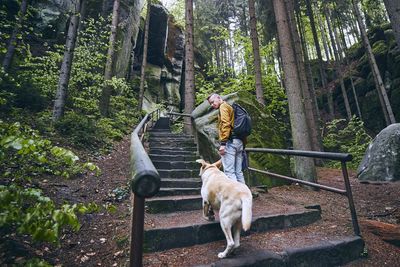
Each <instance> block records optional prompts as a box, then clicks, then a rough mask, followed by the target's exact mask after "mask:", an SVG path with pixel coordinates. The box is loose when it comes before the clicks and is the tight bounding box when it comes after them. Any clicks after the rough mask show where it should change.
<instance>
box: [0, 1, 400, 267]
mask: <svg viewBox="0 0 400 267" xmlns="http://www.w3.org/2000/svg"><path fill="white" fill-rule="evenodd" d="M0 22H1V23H0V40H1V42H0V60H1V67H0V126H1V127H0V175H1V178H0V206H1V210H0V233H1V237H0V241H1V244H0V248H1V253H0V265H2V266H98V265H101V263H103V265H105V266H127V262H128V259H129V235H128V236H124V237H121V235H119V236H118V235H117V234H115V236H114V238H112V236H111V235H112V234H111V233H110V232H107V231H111V230H105V229H106V228H107V227H106V222H107V223H108V224H109V226H110V227H111V228H112V229H114V230H115V231H114V230H112V231H113V233H114V232H118V231H124V233H127V232H128V231H129V229H127V228H129V226H128V225H129V222H130V217H129V216H130V215H129V214H130V212H131V209H132V207H131V203H130V201H129V197H130V194H131V192H130V190H131V189H130V185H129V182H128V176H129V175H130V174H129V168H130V167H129V164H130V162H129V161H130V159H129V153H130V151H129V149H130V148H129V147H130V145H129V136H130V135H131V133H132V131H133V129H135V127H136V126H137V125H138V124H139V123H140V122H141V120H142V119H143V118H144V116H145V115H146V114H148V113H150V112H153V111H155V110H159V112H161V114H162V115H163V116H167V114H168V112H175V113H181V114H192V119H193V118H195V119H196V121H197V120H198V121H197V122H200V120H201V119H202V117H196V116H200V115H196V114H197V113H196V112H198V110H201V109H202V108H201V107H203V106H204V105H206V104H205V102H206V99H207V97H208V96H209V95H210V94H211V93H218V94H221V95H223V96H228V99H230V98H229V97H230V96H232V95H234V98H235V99H236V100H237V101H238V102H240V103H241V105H243V106H244V107H245V108H246V109H247V110H248V111H249V113H250V115H251V117H252V120H253V126H254V129H253V132H252V135H251V136H250V138H249V143H248V146H247V147H249V148H271V149H292V150H305V151H318V152H336V153H348V154H351V155H352V160H351V161H350V162H348V163H347V167H348V168H349V171H350V174H351V176H352V179H354V180H352V182H351V183H352V185H353V184H354V183H357V185H358V186H361V185H360V183H359V182H358V180H357V177H356V176H357V174H360V173H361V171H363V169H364V167H363V166H365V165H363V164H365V158H368V157H366V155H367V154H366V152H367V151H369V150H368V149H370V147H371V145H370V144H371V142H373V141H374V140H376V139H377V137H378V136H380V135H381V134H380V133H382V132H383V131H385V130H387V129H389V127H392V128H390V129H393V134H392V136H391V138H392V139H390V141H388V142H389V147H390V148H392V149H393V152H392V154H393V155H394V156H393V158H394V159H393V162H394V165H393V166H394V167H393V173H391V175H392V176H390V177H389V178H388V177H383V178H381V179H378V178H376V179H375V177H373V178H371V180H376V181H380V182H383V183H384V184H385V185H384V186H385V190H389V191H390V192H395V191H396V190H397V189H398V188H399V187H398V186H399V185H398V182H396V181H398V180H400V167H399V166H400V165H399V163H400V159H399V157H398V156H397V157H396V155H397V154H399V153H398V149H400V142H399V140H400V139H399V138H398V137H399V135H400V134H399V132H400V131H399V128H398V127H399V126H398V125H399V124H397V121H396V119H397V120H399V117H400V1H398V0H336V1H334V0H301V1H293V0H230V1H229V0H175V1H172V0H168V1H167V0H161V1H159V0H146V1H145V0H102V1H98V0H57V1H56V0H48V1H41V0H5V1H1V2H0ZM207 107H208V106H207ZM207 112H208V111H207ZM201 116H202V115H201ZM197 118H200V119H197ZM203 120H204V119H203ZM205 120H206V121H207V123H206V125H205V126H204V128H202V129H198V130H199V132H200V131H201V132H202V133H203V134H204V133H209V132H211V133H213V131H215V130H209V129H211V128H212V127H215V120H213V119H210V118H208V117H207V118H206V119H205ZM192 123H193V121H192V120H191V119H190V118H189V117H184V118H183V117H181V118H179V119H178V120H177V121H175V123H174V125H172V126H171V127H172V131H173V132H174V133H176V134H192V135H193V134H194V132H193V131H195V130H194V128H193V125H192ZM208 127H210V128H208ZM395 127H397V128H395ZM396 131H397V132H396ZM148 136H149V135H148ZM148 136H147V137H148ZM210 136H211V135H206V134H205V135H203V139H202V140H201V141H199V142H200V145H198V146H200V153H199V154H198V155H197V156H201V157H203V158H207V159H215V151H214V152H212V151H211V148H210V147H212V142H213V141H212V140H211V139H212V138H213V137H210ZM207 138H208V140H207ZM387 139H388V140H389V137H388V138H387ZM148 142H149V144H151V143H150V141H148ZM145 147H146V146H145ZM177 147H179V145H177ZM201 148H203V150H202V149H201ZM206 148H207V149H206ZM131 149H135V148H131ZM396 150H397V151H396ZM210 151H211V152H210ZM388 151H389V152H390V150H388ZM389 152H387V153H388V154H387V155H385V154H383V155H382V156H381V157H387V158H390V157H392V156H391V155H392V154H390V153H389ZM149 154H150V152H149ZM389 154H390V155H389ZM119 157H120V158H119ZM363 159H364V160H363ZM171 160H172V159H171ZM119 164H123V165H119ZM385 164H386V163H384V164H383V165H385ZM250 165H251V166H256V167H257V168H259V169H262V170H272V171H275V172H277V173H281V174H283V175H293V176H294V177H296V178H298V179H301V180H305V181H310V182H317V180H319V177H320V176H321V170H322V171H325V172H324V174H326V173H330V171H333V172H334V171H336V172H337V173H339V176H340V175H341V173H340V171H339V170H340V167H341V165H340V162H333V161H314V160H312V159H309V160H301V159H300V158H299V157H294V158H292V159H288V158H284V157H276V158H273V157H271V156H268V155H264V154H263V155H259V154H253V153H251V154H250ZM195 166H196V172H197V171H198V169H199V166H197V165H195ZM385 166H386V165H385ZM387 166H388V165H387ZM113 167H114V168H118V169H117V170H114V169H112V168H113ZM388 168H389V169H390V168H392V167H387V168H386V169H388ZM160 173H161V172H160ZM374 174H375V175H376V173H374ZM118 175H120V176H121V177H123V178H121V177H120V176H118ZM117 176H118V177H117ZM328 176H329V175H328ZM249 179H250V178H249ZM363 179H364V178H363ZM366 179H367V180H368V179H369V178H366ZM250 180H251V185H254V186H256V185H257V186H260V185H261V186H268V188H272V187H275V186H278V185H281V184H282V183H279V182H275V180H271V179H269V178H268V179H266V178H263V177H262V176H254V177H253V178H251V179H250ZM367 182H368V181H367ZM387 182H389V184H386V183H387ZM390 184H394V185H393V186H394V187H391V185H390ZM249 186H250V184H249ZM83 188H84V189H83ZM283 188H285V187H283ZM357 188H358V187H357ZM357 188H356V189H355V190H356V192H357V193H356V198H357V197H358V194H359V192H362V191H363V189H357ZM284 190H286V189H284ZM301 190H302V189H301ZM365 190H366V189H365ZM389 191H388V192H389ZM365 192H368V194H369V193H370V191H367V190H366V191H365ZM312 194H314V193H312ZM371 194H372V193H371ZM382 194H384V193H382ZM395 194H396V196H393V195H391V196H389V193H388V196H386V199H387V200H388V201H391V202H390V203H391V204H390V207H389V208H390V209H387V210H385V212H386V213H385V214H386V215H384V216H389V215H390V216H389V217H390V218H389V217H385V218H389V219H388V220H386V221H385V220H383V221H385V222H386V223H391V225H392V226H393V227H394V228H393V229H396V230H394V233H395V234H393V236H397V238H398V239H397V241H396V242H399V240H400V229H399V224H400V213H399V212H400V203H399V202H398V200H397V202H396V198H397V199H398V197H397V196H398V192H397V193H395ZM77 195H79V197H75V196H77ZM365 195H367V193H365ZM262 198H263V196H261V199H262ZM296 201H300V200H296ZM382 203H383V202H382ZM356 205H357V203H356ZM382 205H384V204H382ZM386 205H389V204H386ZM380 208H381V207H380ZM357 209H358V207H357ZM346 212H347V211H346ZM361 213H362V212H361ZM389 213H390V214H389ZM127 214H128V215H127ZM96 216H100V217H96ZM146 216H147V217H146V220H150V221H151V222H149V221H145V223H146V224H147V223H149V224H152V222H153V220H154V221H157V220H158V219H157V218H156V217H154V218H153V217H152V215H147V213H146ZM366 217H368V216H366ZM96 218H97V219H98V218H104V222H105V223H104V226H102V227H103V228H101V227H100V226H99V229H100V228H101V229H103V230H102V231H103V232H101V233H100V234H99V233H96V232H95V231H91V232H90V231H89V230H88V232H86V230H85V229H86V228H85V227H91V226H90V225H91V224H92V223H94V222H95V221H96V220H97V219H96ZM368 218H369V217H368ZM99 220H100V221H101V219H99ZM155 224H156V223H155ZM350 224H351V223H349V225H350ZM123 225H125V226H123ZM392 226H391V227H392ZM118 227H119V228H118ZM145 227H146V226H145ZM111 228H110V229H111ZM107 229H108V228H107ZM117 229H119V230H118V231H117ZM121 229H122V230H121ZM82 232H83V233H87V235H88V236H87V237H85V238H86V239H87V240H89V241H93V240H95V239H96V238H97V239H98V238H99V237H101V238H100V240H101V241H100V243H99V244H98V246H97V249H98V250H96V249H95V250H85V249H87V248H81V247H80V242H78V241H76V242H75V241H71V240H77V239H79V238H78V237H79V235H80V234H81V233H82ZM118 233H119V232H118ZM74 238H75V239H74ZM102 238H103V239H102ZM97 239H96V240H95V241H93V242H90V243H96V242H97ZM71 242H72V243H71ZM74 242H75V243H74ZM82 242H83V241H82ZM111 243H112V245H108V247H107V246H106V247H105V248H106V249H103V248H102V246H103V245H106V244H111ZM111 247H112V248H111ZM68 249H70V250H68ZM393 249H395V250H394V251H395V252H396V251H398V245H397V247H396V248H393ZM396 249H397V250H396ZM101 250H104V253H105V251H107V250H110V251H112V253H111V252H110V253H111V254H110V255H108V256H103V258H102V257H100V254H101V253H100V252H99V251H101ZM66 251H67V252H68V251H69V252H70V253H71V254H68V253H66ZM79 251H80V252H79ZM83 251H85V252H84V253H83ZM145 252H146V251H145ZM64 253H66V254H65V255H66V256H62V255H64ZM74 253H78V254H79V253H80V254H82V253H83V254H82V255H83V256H82V255H81V256H77V255H75V256H68V255H74ZM171 253H175V252H171ZM179 253H185V252H182V251H178V252H176V255H178V254H179ZM389 254H390V253H389ZM174 255H175V254H174ZM179 255H180V254H179ZM164 256H165V255H164ZM379 256H381V255H380V254H379ZM75 257H77V258H75ZM151 257H152V256H151V255H150V254H148V255H147V256H145V264H144V265H146V266H176V265H175V264H182V263H181V262H179V261H176V262H174V261H173V262H174V263H168V261H167V263H165V262H164V261H162V260H160V262H161V263H162V264H161V263H160V262H155V263H154V262H153V263H152V258H151ZM157 257H159V259H161V258H162V257H163V255H158V256H157ZM184 257H185V256H182V258H184ZM192 257H193V256H192ZM74 258H75V259H74ZM92 258H94V259H93V260H92ZM102 259H103V260H102ZM180 260H183V259H180ZM391 260H393V258H390V259H389V260H388V261H389V262H390V263H392V264H395V263H399V262H398V259H397V262H396V259H395V260H394V261H391ZM99 263H100V264H99ZM200 263H201V264H210V262H196V261H193V260H190V261H189V260H188V261H187V262H185V261H184V260H183V264H184V265H186V264H187V265H192V264H200ZM114 264H115V265H114ZM163 264H164V265H163ZM165 264H166V265H165ZM370 264H371V265H370V266H375V265H374V264H376V262H373V263H370ZM399 264H400V263H399ZM367 265H368V264H367ZM355 266H356V265H355ZM359 266H365V265H363V264H362V263H361V265H359ZM376 266H377V265H376Z"/></svg>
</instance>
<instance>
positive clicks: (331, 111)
mask: <svg viewBox="0 0 400 267" xmlns="http://www.w3.org/2000/svg"><path fill="white" fill-rule="evenodd" d="M316 15H317V19H318V25H319V30H320V32H321V37H322V44H323V45H324V51H325V57H326V61H327V62H329V61H330V59H331V58H333V57H330V56H329V54H330V53H331V51H330V46H329V44H328V40H327V38H326V35H325V33H326V32H325V27H324V24H323V23H322V20H321V14H319V13H316ZM326 86H327V87H326V90H325V93H326V94H327V98H328V108H329V120H333V119H334V118H335V109H334V105H333V96H332V88H331V87H328V83H327V85H326Z"/></svg>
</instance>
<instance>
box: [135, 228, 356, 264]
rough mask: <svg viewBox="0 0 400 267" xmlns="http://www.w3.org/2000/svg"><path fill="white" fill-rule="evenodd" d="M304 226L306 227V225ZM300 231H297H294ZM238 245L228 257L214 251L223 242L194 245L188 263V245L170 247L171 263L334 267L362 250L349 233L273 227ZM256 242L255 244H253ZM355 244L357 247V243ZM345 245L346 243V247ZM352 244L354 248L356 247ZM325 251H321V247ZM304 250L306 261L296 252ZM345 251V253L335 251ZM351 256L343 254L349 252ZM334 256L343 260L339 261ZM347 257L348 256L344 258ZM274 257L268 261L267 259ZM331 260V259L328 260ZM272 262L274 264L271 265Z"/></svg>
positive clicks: (244, 238)
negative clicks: (224, 257) (191, 257)
mask: <svg viewBox="0 0 400 267" xmlns="http://www.w3.org/2000/svg"><path fill="white" fill-rule="evenodd" d="M306 227H307V228H308V227H309V226H306ZM296 230H300V231H296ZM240 243H241V245H240V247H239V249H237V250H236V251H235V253H234V255H232V256H231V257H228V258H226V259H218V257H217V254H218V253H219V252H221V251H222V250H223V249H225V246H226V241H225V240H220V241H214V242H210V243H205V244H199V245H196V246H195V250H194V251H195V252H196V257H195V258H194V259H190V262H188V257H187V253H191V251H192V248H191V247H189V248H188V247H183V248H174V249H173V253H174V255H181V256H178V257H174V264H175V265H176V266H179V265H181V266H188V265H190V266H193V265H196V266H204V267H205V266H337V265H340V266H342V265H344V263H347V262H348V261H351V260H355V259H357V258H358V257H359V256H360V253H361V252H362V244H363V241H362V240H361V238H360V237H357V236H353V235H351V234H349V235H340V236H338V235H335V234H331V235H329V236H327V235H326V234H323V233H319V232H318V231H316V232H311V231H304V229H287V230H277V231H272V232H264V233H252V234H250V235H247V236H242V237H241V239H240ZM256 244H257V245H256ZM357 244H358V246H357ZM346 245H347V246H346ZM354 247H358V249H357V250H355V249H354ZM322 249H324V251H329V252H325V253H321V250H322ZM304 251H305V252H308V256H309V257H307V258H306V260H305V259H304V257H302V255H299V252H304ZM342 251H346V253H338V252H342ZM350 253H352V255H351V256H348V255H344V254H350ZM155 256H157V255H155V254H154V253H145V254H144V257H143V263H144V265H146V266H147V264H148V263H149V262H151V261H154V259H155ZM338 257H342V258H343V259H341V260H339V258H338ZM346 257H349V259H346ZM271 259H272V260H274V261H272V262H269V260H271ZM296 260H300V261H301V262H300V263H302V264H299V262H296V263H297V264H294V263H293V262H292V264H288V263H287V262H286V264H285V263H284V262H285V261H296ZM332 261H333V262H332ZM272 263H275V264H272Z"/></svg>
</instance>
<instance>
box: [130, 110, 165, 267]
mask: <svg viewBox="0 0 400 267" xmlns="http://www.w3.org/2000/svg"><path fill="white" fill-rule="evenodd" d="M154 116H155V118H154ZM159 117H160V111H159V110H158V109H157V110H155V111H153V112H151V113H148V114H146V116H144V118H143V119H142V120H141V121H140V123H139V124H138V125H137V126H136V128H135V130H134V131H133V132H132V134H131V147H130V153H131V181H130V186H131V190H132V192H133V193H134V199H133V211H132V218H131V247H130V266H131V267H132V266H142V256H143V235H144V201H145V198H146V197H152V196H154V195H155V194H157V192H158V191H159V190H160V185H161V180H160V175H159V174H158V172H157V170H156V168H155V167H154V165H153V162H152V161H151V160H150V158H149V156H148V155H147V152H146V150H145V149H144V147H143V144H142V142H143V138H144V135H145V133H146V131H147V128H148V125H149V124H150V123H153V121H154V120H155V119H158V118H159ZM139 136H140V137H139Z"/></svg>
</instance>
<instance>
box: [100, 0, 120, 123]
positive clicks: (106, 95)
mask: <svg viewBox="0 0 400 267" xmlns="http://www.w3.org/2000/svg"><path fill="white" fill-rule="evenodd" d="M119 1H120V0H114V6H113V14H112V21H111V34H110V39H109V44H108V51H107V62H106V68H105V71H104V79H105V80H111V77H112V74H113V73H112V70H113V64H114V54H115V42H116V39H117V28H118V20H119V4H120V2H119ZM111 90H112V89H111V87H110V86H108V85H105V86H104V87H103V90H102V92H101V97H100V114H101V115H102V116H108V113H109V107H110V97H111Z"/></svg>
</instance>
